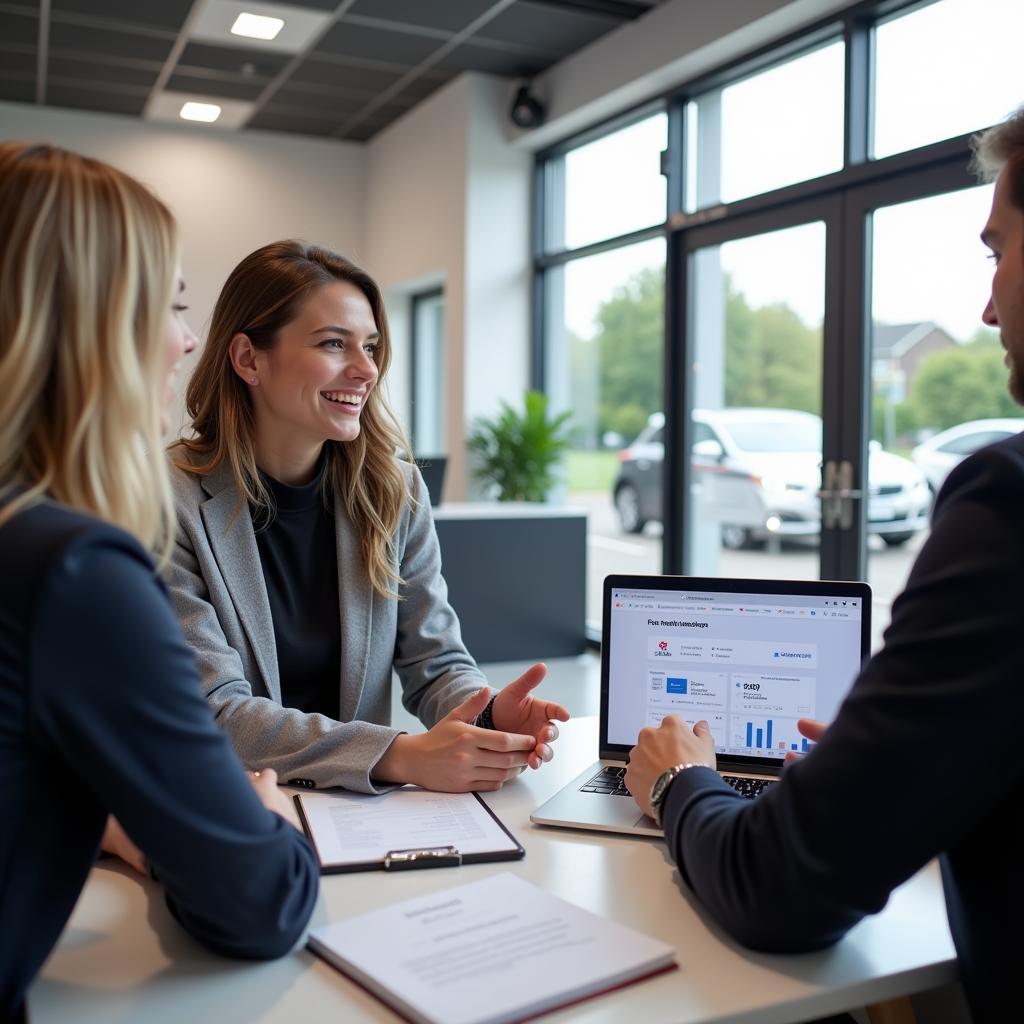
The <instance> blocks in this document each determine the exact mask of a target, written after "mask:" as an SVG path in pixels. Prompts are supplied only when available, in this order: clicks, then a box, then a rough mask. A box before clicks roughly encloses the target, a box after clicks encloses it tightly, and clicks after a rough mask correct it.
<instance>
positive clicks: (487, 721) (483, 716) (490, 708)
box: [476, 694, 498, 729]
mask: <svg viewBox="0 0 1024 1024" xmlns="http://www.w3.org/2000/svg"><path fill="white" fill-rule="evenodd" d="M497 697H498V695H497V694H495V695H494V696H493V697H492V698H491V699H490V700H489V701H488V702H487V707H485V708H484V709H483V711H481V712H480V714H479V715H477V716H476V724H477V725H478V726H480V728H481V729H493V728H494V702H495V700H497Z"/></svg>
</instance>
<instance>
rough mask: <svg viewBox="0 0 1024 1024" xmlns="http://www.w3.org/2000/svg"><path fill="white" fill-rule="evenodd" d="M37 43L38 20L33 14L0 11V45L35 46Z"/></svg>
mask: <svg viewBox="0 0 1024 1024" xmlns="http://www.w3.org/2000/svg"><path fill="white" fill-rule="evenodd" d="M38 42H39V19H38V18H37V17H36V16H35V15H34V14H17V13H14V12H7V11H0V45H2V46H16V45H23V46H36V45H37V44H38Z"/></svg>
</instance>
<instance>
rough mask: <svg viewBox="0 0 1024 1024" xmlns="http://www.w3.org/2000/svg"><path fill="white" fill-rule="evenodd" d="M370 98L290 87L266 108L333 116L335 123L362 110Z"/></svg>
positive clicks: (277, 94)
mask: <svg viewBox="0 0 1024 1024" xmlns="http://www.w3.org/2000/svg"><path fill="white" fill-rule="evenodd" d="M370 99H371V97H369V96H339V95H331V94H329V93H313V92H305V91H299V90H297V89H294V88H289V89H281V90H280V91H279V92H277V93H276V94H275V95H274V99H273V101H272V102H271V103H270V104H269V105H268V106H267V108H266V109H267V110H268V111H273V112H276V113H286V112H293V113H305V114H307V115H308V116H309V117H314V118H333V119H334V122H335V124H341V122H342V121H344V120H345V118H347V117H351V116H352V115H353V114H355V113H356V112H357V111H360V110H362V109H363V107H365V106H366V104H367V103H368V102H369V101H370Z"/></svg>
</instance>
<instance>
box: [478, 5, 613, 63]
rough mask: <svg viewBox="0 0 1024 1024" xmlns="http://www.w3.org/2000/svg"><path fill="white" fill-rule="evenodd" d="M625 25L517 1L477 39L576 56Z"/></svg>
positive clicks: (580, 12) (588, 15) (481, 32)
mask: <svg viewBox="0 0 1024 1024" xmlns="http://www.w3.org/2000/svg"><path fill="white" fill-rule="evenodd" d="M621 24H623V21H622V20H621V19H619V18H612V17H608V16H605V15H600V14H589V13H586V12H583V11H576V10H572V9H565V8H560V7H552V6H550V5H548V4H542V3H530V2H529V0H518V2H517V3H515V4H513V5H512V6H511V7H510V8H508V10H506V11H503V12H502V13H501V14H499V15H498V16H497V17H496V18H494V19H493V20H492V21H489V22H488V23H487V24H486V25H485V26H484V27H483V28H482V29H481V30H480V31H479V32H478V33H477V35H478V36H479V37H480V38H481V39H494V40H496V41H497V42H502V43H515V44H517V45H519V46H525V47H528V48H530V49H534V50H542V51H549V52H551V53H556V54H567V53H573V52H574V51H576V50H579V49H581V48H582V47H584V46H586V45H587V43H592V42H593V41H594V40H595V39H597V38H598V37H599V36H603V35H604V34H605V33H606V32H610V31H611V30H612V29H615V28H618V27H619V25H621Z"/></svg>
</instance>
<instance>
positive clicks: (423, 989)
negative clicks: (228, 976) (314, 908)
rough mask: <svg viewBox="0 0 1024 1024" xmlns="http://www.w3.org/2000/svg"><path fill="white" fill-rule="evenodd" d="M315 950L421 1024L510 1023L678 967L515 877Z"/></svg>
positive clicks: (398, 907) (348, 928)
mask: <svg viewBox="0 0 1024 1024" xmlns="http://www.w3.org/2000/svg"><path fill="white" fill-rule="evenodd" d="M309 948H310V950H311V951H312V952H314V953H316V954H317V955H318V956H320V957H322V958H323V959H324V960H326V961H327V962H328V963H329V964H331V965H332V966H334V967H336V968H337V969H338V970H339V971H341V972H342V973H343V974H346V975H348V976H349V977H351V978H352V979H353V980H354V981H356V982H358V983H359V984H360V985H362V986H363V987H364V988H366V989H368V990H369V991H370V992H372V993H373V994H374V995H376V996H377V997H378V998H380V999H382V1000H383V1001H384V1002H385V1003H387V1004H388V1005H390V1006H391V1007H392V1008H393V1009H395V1010H397V1012H398V1013H400V1014H402V1015H403V1016H405V1017H406V1018H408V1019H409V1020H411V1021H415V1022H416V1024H510V1022H512V1021H521V1020H525V1019H526V1018H528V1017H533V1016H535V1015H537V1014H539V1013H544V1012H546V1011H548V1010H553V1009H556V1008H557V1007H561V1006H567V1005H568V1004H570V1003H574V1002H578V1001H579V1000H581V999H585V998H587V997H589V996H594V995H598V994H600V993H602V992H607V991H609V990H611V989H614V988H618V987H620V986H622V985H625V984H627V983H629V982H632V981H639V980H640V979H641V978H644V977H648V976H650V975H652V974H657V973H660V972H662V971H667V970H671V969H672V968H674V967H675V950H674V949H673V947H671V946H668V945H666V944H665V943H664V942H658V941H657V940H655V939H652V938H650V937H649V936H647V935H643V934H641V933H640V932H637V931H634V930H633V929H632V928H627V927H626V926H625V925H621V924H616V923H615V922H613V921H608V920H606V919H605V918H602V917H598V916H597V915H596V914H591V913H590V912H589V911H587V910H583V909H581V908H580V907H577V906H575V905H574V904H572V903H567V902H566V901H565V900H562V899H559V898H558V897H557V896H552V895H551V894H550V893H547V892H545V891H544V890H543V889H539V888H538V887H537V886H535V885H531V884H530V883H529V882H524V881H523V880H522V879H520V878H517V877H516V876H515V875H512V874H509V873H508V872H502V873H501V874H497V875H491V876H490V877H489V878H484V879H482V880H481V881H478V882H470V883H469V884H468V885H460V886H458V887H456V888H454V889H443V890H441V891H439V892H433V893H430V894H429V895H427V896H419V897H417V898H416V899H412V900H406V901H405V902H403V903H396V904H394V905H393V906H390V907H385V908H384V909H382V910H374V911H371V912H370V913H368V914H361V915H359V916H358V917H351V918H349V919H348V920H345V921H338V922H337V923H335V924H329V925H325V926H323V927H321V928H315V929H313V931H311V932H310V934H309Z"/></svg>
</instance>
